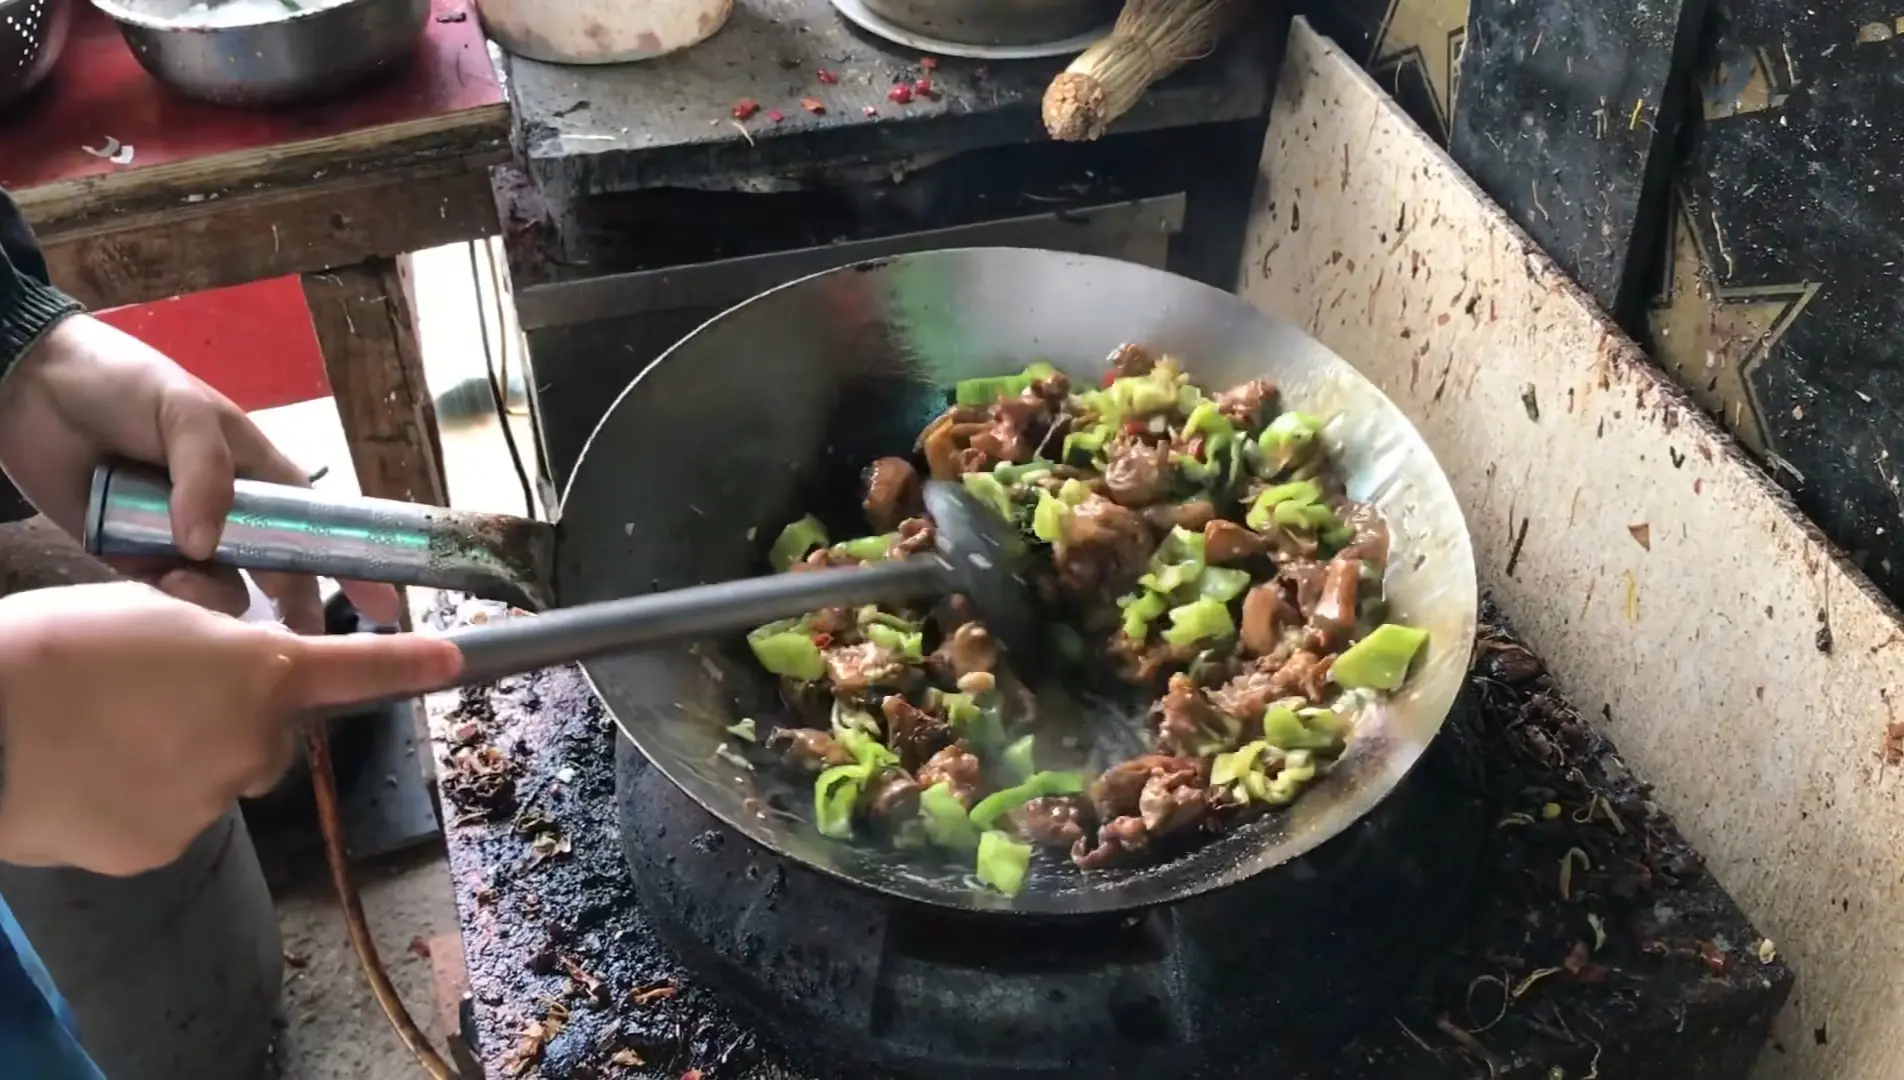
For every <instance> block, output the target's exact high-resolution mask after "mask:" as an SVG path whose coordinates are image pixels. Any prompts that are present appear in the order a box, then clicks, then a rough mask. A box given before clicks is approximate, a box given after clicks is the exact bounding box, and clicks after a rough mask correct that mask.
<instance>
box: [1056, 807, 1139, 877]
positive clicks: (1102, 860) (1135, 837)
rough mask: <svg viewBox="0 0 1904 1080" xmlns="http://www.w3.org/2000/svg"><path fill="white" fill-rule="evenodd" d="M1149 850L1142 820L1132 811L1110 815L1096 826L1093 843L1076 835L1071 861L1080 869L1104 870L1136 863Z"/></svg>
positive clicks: (1072, 846)
mask: <svg viewBox="0 0 1904 1080" xmlns="http://www.w3.org/2000/svg"><path fill="white" fill-rule="evenodd" d="M1149 851H1150V837H1149V835H1148V834H1146V833H1145V832H1144V822H1143V819H1142V818H1139V817H1138V816H1136V815H1135V814H1132V815H1129V816H1126V817H1120V818H1113V819H1111V820H1110V821H1107V822H1105V823H1104V824H1103V825H1102V826H1099V828H1098V830H1097V843H1095V844H1092V843H1091V842H1090V841H1089V840H1088V839H1086V838H1085V837H1082V836H1080V837H1078V840H1077V843H1075V844H1072V845H1071V861H1072V862H1073V863H1076V864H1077V867H1078V869H1080V870H1104V869H1108V868H1110V867H1113V866H1126V865H1129V864H1131V863H1134V862H1140V861H1142V860H1143V858H1144V856H1145V855H1147V854H1149Z"/></svg>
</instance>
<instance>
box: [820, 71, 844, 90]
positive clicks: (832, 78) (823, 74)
mask: <svg viewBox="0 0 1904 1080" xmlns="http://www.w3.org/2000/svg"><path fill="white" fill-rule="evenodd" d="M818 74H819V79H820V81H821V82H823V83H825V84H826V85H828V86H832V85H833V84H834V83H837V82H839V81H840V77H839V76H838V75H835V74H833V73H832V72H830V71H828V70H827V69H825V68H821V69H820V70H819V72H818Z"/></svg>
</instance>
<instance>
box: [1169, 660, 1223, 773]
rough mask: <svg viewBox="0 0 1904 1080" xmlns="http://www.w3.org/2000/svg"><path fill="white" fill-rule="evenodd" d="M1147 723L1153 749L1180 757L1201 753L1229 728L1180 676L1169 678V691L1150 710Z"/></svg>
mask: <svg viewBox="0 0 1904 1080" xmlns="http://www.w3.org/2000/svg"><path fill="white" fill-rule="evenodd" d="M1151 722H1152V726H1153V729H1154V730H1155V731H1156V733H1157V748H1158V749H1160V750H1164V751H1166V752H1168V753H1172V754H1183V755H1195V754H1200V753H1203V752H1204V750H1205V749H1206V748H1207V747H1208V746H1209V745H1210V743H1211V742H1212V741H1213V740H1216V739H1218V738H1220V737H1221V736H1223V735H1224V734H1226V733H1227V730H1228V728H1230V727H1231V726H1232V725H1229V724H1225V723H1224V722H1223V717H1222V716H1221V715H1220V714H1219V713H1218V711H1217V709H1216V707H1215V706H1214V705H1211V704H1210V701H1209V699H1208V698H1206V697H1205V696H1204V694H1203V691H1202V690H1199V689H1198V688H1197V685H1196V684H1195V683H1194V682H1192V681H1191V680H1190V676H1188V675H1186V674H1184V673H1183V672H1178V673H1177V674H1175V675H1172V676H1171V677H1170V686H1169V689H1167V690H1165V691H1164V696H1163V699H1162V700H1160V701H1158V702H1157V704H1156V706H1155V707H1154V708H1153V709H1152V713H1151Z"/></svg>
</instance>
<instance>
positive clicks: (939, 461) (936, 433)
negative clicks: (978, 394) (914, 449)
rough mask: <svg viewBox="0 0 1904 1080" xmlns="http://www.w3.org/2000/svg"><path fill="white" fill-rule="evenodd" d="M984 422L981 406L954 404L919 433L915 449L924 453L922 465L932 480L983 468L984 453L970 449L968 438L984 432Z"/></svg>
mask: <svg viewBox="0 0 1904 1080" xmlns="http://www.w3.org/2000/svg"><path fill="white" fill-rule="evenodd" d="M989 426H990V424H989V423H987V421H986V417H985V412H984V411H983V410H981V409H972V408H967V407H965V406H963V405H954V406H953V407H952V408H950V409H947V410H946V411H945V412H943V413H940V414H939V417H938V419H936V420H934V421H932V423H930V424H927V425H926V429H925V430H924V431H922V432H920V433H919V450H920V451H921V452H923V453H924V454H925V456H926V468H927V471H929V472H930V473H931V474H932V478H933V479H934V480H957V479H958V478H959V477H960V476H963V475H964V474H966V473H968V472H973V471H976V470H978V469H982V468H985V467H986V465H985V455H984V453H982V452H979V451H973V450H972V449H971V443H972V438H973V437H974V436H976V435H977V434H978V433H979V432H982V431H984V430H985V429H986V428H987V427H989Z"/></svg>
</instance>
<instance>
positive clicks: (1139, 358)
mask: <svg viewBox="0 0 1904 1080" xmlns="http://www.w3.org/2000/svg"><path fill="white" fill-rule="evenodd" d="M1107 362H1108V363H1109V364H1110V365H1111V374H1113V375H1115V376H1117V377H1118V378H1120V379H1121V378H1125V377H1127V376H1131V375H1148V374H1150V369H1151V368H1154V367H1156V366H1157V358H1156V357H1154V356H1152V355H1150V351H1149V350H1148V349H1145V348H1144V347H1143V346H1142V345H1131V344H1128V343H1126V344H1123V345H1119V346H1118V347H1117V348H1115V349H1112V350H1111V355H1110V358H1109V360H1108V361H1107Z"/></svg>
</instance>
